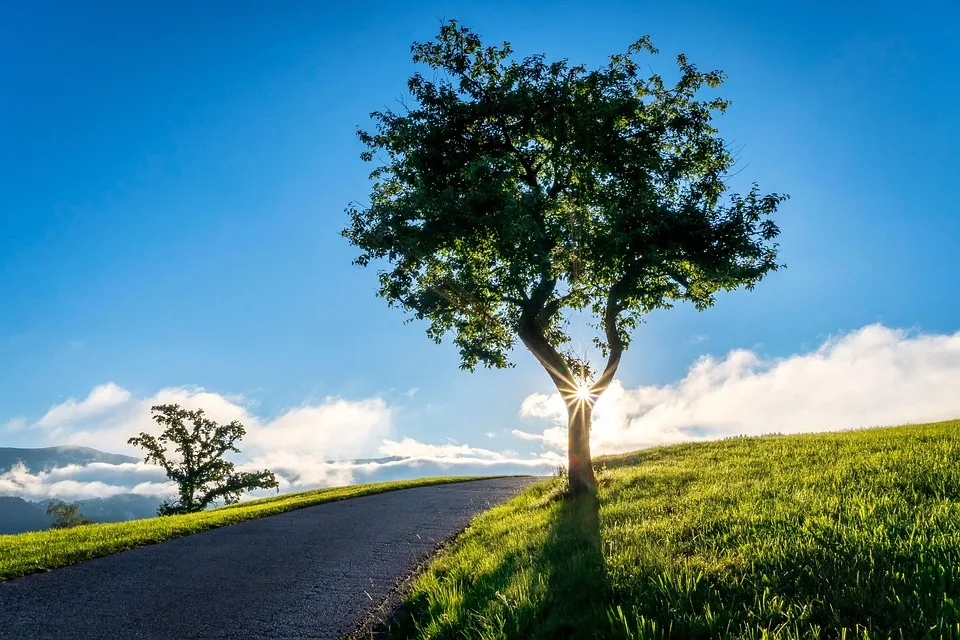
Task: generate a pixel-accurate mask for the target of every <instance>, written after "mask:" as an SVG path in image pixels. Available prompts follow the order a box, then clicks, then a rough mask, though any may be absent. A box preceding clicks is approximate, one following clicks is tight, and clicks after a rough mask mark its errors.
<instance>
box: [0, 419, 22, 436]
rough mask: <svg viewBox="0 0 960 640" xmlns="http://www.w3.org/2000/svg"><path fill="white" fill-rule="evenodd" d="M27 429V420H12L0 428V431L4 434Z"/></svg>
mask: <svg viewBox="0 0 960 640" xmlns="http://www.w3.org/2000/svg"><path fill="white" fill-rule="evenodd" d="M26 428H27V419H26V418H12V419H10V420H8V421H7V423H6V424H5V425H3V427H0V431H3V432H4V433H19V432H21V431H23V430H24V429H26Z"/></svg>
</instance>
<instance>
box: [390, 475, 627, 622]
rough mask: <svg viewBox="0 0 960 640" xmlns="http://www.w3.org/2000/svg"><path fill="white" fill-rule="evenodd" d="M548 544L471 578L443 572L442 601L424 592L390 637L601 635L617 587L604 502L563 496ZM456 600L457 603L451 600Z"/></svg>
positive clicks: (559, 496) (517, 553) (558, 497)
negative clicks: (604, 529)
mask: <svg viewBox="0 0 960 640" xmlns="http://www.w3.org/2000/svg"><path fill="white" fill-rule="evenodd" d="M547 499H548V500H550V501H552V502H553V501H555V502H557V503H558V507H557V508H556V510H555V511H554V514H553V518H552V520H551V522H550V525H549V532H548V533H547V537H546V540H545V541H544V543H543V544H542V545H539V546H530V547H528V548H527V549H519V550H517V551H514V552H511V553H509V554H507V555H506V556H504V558H503V560H502V561H501V562H499V563H498V564H497V565H496V566H495V567H494V568H493V569H492V570H490V571H487V572H485V573H482V574H479V573H478V574H474V575H471V576H469V578H466V579H456V578H454V577H452V576H439V577H440V580H441V584H442V585H444V586H443V587H442V588H443V589H450V591H448V592H444V593H443V595H442V596H441V597H439V598H437V597H436V596H434V597H433V598H431V597H429V596H427V595H425V594H422V593H421V594H419V595H417V596H414V597H413V598H412V599H411V600H408V602H407V607H406V609H407V611H408V612H409V615H408V616H405V619H404V620H402V621H400V622H399V624H397V625H396V626H394V627H392V628H391V630H390V633H389V637H392V638H401V637H426V635H428V633H427V629H428V628H429V636H430V637H431V638H458V639H460V638H490V637H494V638H496V637H505V638H544V639H546V638H558V639H563V638H570V639H575V638H601V637H606V636H605V635H604V634H603V627H604V626H606V622H607V620H606V615H607V613H606V612H607V606H608V603H609V596H610V586H609V583H608V581H607V575H606V569H605V566H604V561H603V554H602V545H601V542H600V529H599V500H598V499H597V497H596V496H595V495H583V496H579V497H576V498H573V497H569V496H566V495H564V494H557V495H554V496H552V497H548V498H547ZM453 601H456V606H455V607H451V606H450V603H451V602H453Z"/></svg>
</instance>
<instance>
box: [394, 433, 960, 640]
mask: <svg viewBox="0 0 960 640" xmlns="http://www.w3.org/2000/svg"><path fill="white" fill-rule="evenodd" d="M597 463H598V464H597V466H598V470H599V473H598V477H599V484H600V488H599V491H598V494H597V495H596V496H592V495H591V496H584V497H581V498H577V499H569V498H565V497H563V494H562V489H563V484H562V480H561V479H556V480H553V481H550V482H548V483H543V484H539V485H536V486H534V487H533V488H531V489H530V490H528V491H526V492H525V493H524V494H522V495H521V496H520V497H518V498H516V499H514V500H512V501H510V502H508V503H506V504H505V505H502V506H500V507H497V508H495V509H493V510H491V511H489V512H487V513H485V514H482V515H481V516H479V517H478V518H476V519H475V520H474V521H473V522H472V523H471V525H470V527H469V528H468V529H467V530H466V532H465V533H464V534H463V535H462V536H460V537H459V538H458V539H457V540H456V541H455V542H453V543H452V544H451V545H449V546H448V547H447V548H446V549H445V550H444V552H442V553H441V554H440V555H439V556H438V557H437V558H436V560H435V561H434V562H433V563H432V564H431V565H430V567H429V568H428V569H427V571H426V572H425V573H424V574H423V575H421V576H420V577H419V578H418V579H417V580H416V581H415V582H414V584H413V586H412V588H411V591H410V593H409V595H408V597H407V600H406V603H405V611H406V615H405V616H403V617H401V619H400V621H399V622H398V623H395V625H394V627H393V628H391V629H390V633H389V635H390V636H391V637H395V638H401V637H402V638H408V637H414V638H457V639H467V638H628V639H640V638H847V639H853V638H862V639H867V638H871V639H881V638H958V637H960V421H953V422H942V423H937V424H927V425H915V426H908V427H897V428H885V429H875V430H864V431H856V432H844V433H827V434H810V435H797V436H766V437H760V438H735V439H729V440H724V441H718V442H709V443H698V444H684V445H678V446H671V447H661V448H656V449H649V450H645V451H640V452H636V453H631V454H626V455H622V456H616V457H608V458H603V459H599V460H598V461H597Z"/></svg>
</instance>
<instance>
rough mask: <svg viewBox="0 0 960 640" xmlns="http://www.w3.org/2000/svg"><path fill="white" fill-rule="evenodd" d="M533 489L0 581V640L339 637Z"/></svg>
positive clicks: (358, 515)
mask: <svg viewBox="0 0 960 640" xmlns="http://www.w3.org/2000/svg"><path fill="white" fill-rule="evenodd" d="M538 480H540V478H494V479H489V480H478V481H475V482H463V483H456V484H448V485H436V486H430V487H418V488H414V489H405V490H402V491H391V492H389V493H382V494H378V495H373V496H366V497H362V498H353V499H350V500H344V501H341V502H332V503H328V504H323V505H318V506H316V507H308V508H306V509H300V510H298V511H290V512H287V513H283V514H279V515H275V516H270V517H267V518H261V519H259V520H251V521H248V522H242V523H239V524H235V525H232V526H228V527H223V528H220V529H213V530H210V531H205V532H203V533H198V534H195V535H192V536H188V537H186V538H179V539H177V540H170V541H168V542H163V543H160V544H155V545H151V546H147V547H142V548H139V549H133V550H131V551H126V552H123V553H118V554H115V555H112V556H107V557H104V558H98V559H96V560H90V561H88V562H83V563H81V564H78V565H74V566H71V567H64V568H62V569H57V570H55V571H50V572H47V573H42V574H36V575H32V576H26V577H24V578H19V579H16V580H11V581H9V582H5V583H0V638H4V639H6V638H18V639H20V638H22V639H29V638H65V639H66V638H69V639H76V640H83V639H88V638H111V639H113V638H116V639H123V638H342V637H344V636H345V635H347V634H349V633H351V632H352V631H353V630H354V629H355V628H356V626H357V624H358V623H360V622H361V620H362V619H363V618H364V617H365V615H366V612H367V611H368V610H370V609H371V608H372V607H373V606H374V605H375V604H377V603H379V602H381V601H382V600H383V599H384V597H386V595H387V594H388V593H389V592H390V590H391V589H392V588H393V586H394V584H395V583H396V581H397V580H398V579H400V578H402V577H404V576H406V575H407V574H408V573H409V572H410V571H411V570H413V569H414V568H415V567H416V565H417V564H418V563H419V562H421V561H423V560H424V559H425V558H426V557H428V556H429V555H430V553H431V552H433V551H434V550H435V549H436V548H437V546H438V545H439V544H440V543H441V542H442V541H443V540H444V539H446V538H448V537H449V536H451V535H453V534H454V533H456V532H457V531H459V530H460V529H462V528H463V527H464V526H465V525H466V524H467V523H468V522H469V521H470V519H471V518H472V517H473V516H474V515H476V514H477V513H479V512H481V511H483V510H485V509H487V508H488V507H490V506H493V505H495V504H499V503H501V502H504V501H506V500H508V499H509V498H511V497H513V496H514V495H516V494H517V493H519V492H520V491H521V490H522V489H524V488H526V487H528V486H530V484H532V483H533V482H536V481H538Z"/></svg>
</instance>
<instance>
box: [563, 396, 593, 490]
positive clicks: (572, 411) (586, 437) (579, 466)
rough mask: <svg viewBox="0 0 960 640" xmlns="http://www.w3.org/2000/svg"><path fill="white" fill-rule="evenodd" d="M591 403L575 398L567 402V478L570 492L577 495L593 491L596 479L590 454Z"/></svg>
mask: <svg viewBox="0 0 960 640" xmlns="http://www.w3.org/2000/svg"><path fill="white" fill-rule="evenodd" d="M592 414H593V403H592V402H589V401H583V400H580V399H575V400H573V401H572V402H571V403H569V404H567V418H568V422H567V460H568V462H567V478H568V481H569V483H570V493H572V494H573V495H579V494H581V493H584V492H589V491H595V490H596V488H597V479H596V477H595V476H594V475H593V459H592V458H591V456H590V418H591V415H592Z"/></svg>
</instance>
